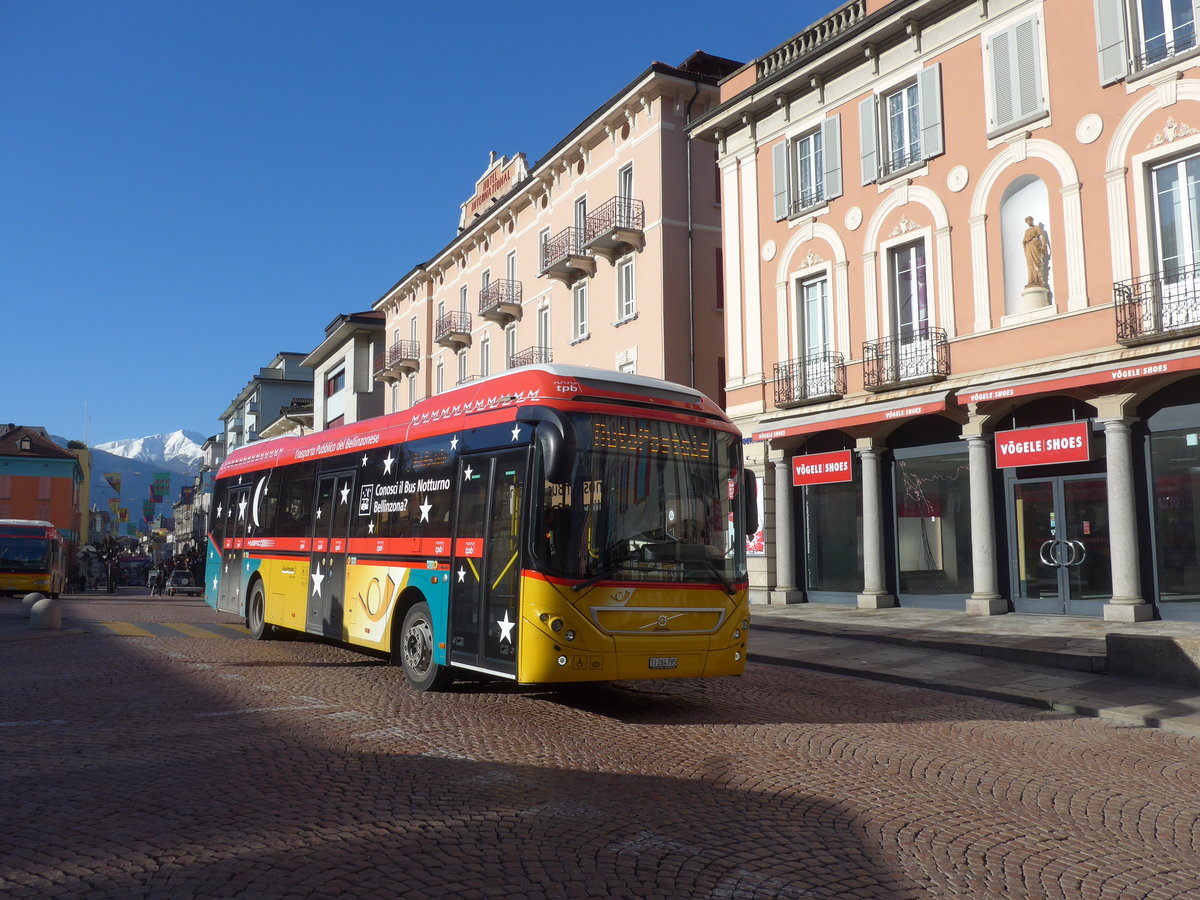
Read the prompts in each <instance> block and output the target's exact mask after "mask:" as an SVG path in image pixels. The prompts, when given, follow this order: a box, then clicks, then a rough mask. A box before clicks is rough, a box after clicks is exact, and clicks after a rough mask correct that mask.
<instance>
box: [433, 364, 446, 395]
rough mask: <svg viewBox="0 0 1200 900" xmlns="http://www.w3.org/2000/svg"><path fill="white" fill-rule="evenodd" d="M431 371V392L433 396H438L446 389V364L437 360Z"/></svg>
mask: <svg viewBox="0 0 1200 900" xmlns="http://www.w3.org/2000/svg"><path fill="white" fill-rule="evenodd" d="M433 371H434V380H433V391H434V393H435V394H440V393H441V392H442V391H444V390H445V389H446V363H445V362H444V361H442V360H440V359H439V360H438V361H437V366H435V367H434V370H433Z"/></svg>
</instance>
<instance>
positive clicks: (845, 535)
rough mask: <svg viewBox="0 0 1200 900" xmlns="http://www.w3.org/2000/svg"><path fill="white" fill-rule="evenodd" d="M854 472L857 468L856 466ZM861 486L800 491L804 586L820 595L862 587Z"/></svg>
mask: <svg viewBox="0 0 1200 900" xmlns="http://www.w3.org/2000/svg"><path fill="white" fill-rule="evenodd" d="M856 470H857V466H856ZM862 572H863V550H862V484H861V481H860V478H859V475H858V473H857V471H856V472H855V479H854V481H848V482H843V483H839V484H815V485H810V486H808V487H806V488H804V587H805V590H806V591H807V593H808V596H809V599H810V600H817V601H818V602H819V601H821V600H825V601H827V602H828V601H831V600H832V601H836V599H837V598H836V597H821V596H820V595H821V594H857V593H858V592H859V591H861V590H862V586H863V575H862Z"/></svg>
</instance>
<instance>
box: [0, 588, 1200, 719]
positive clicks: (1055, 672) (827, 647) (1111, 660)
mask: <svg viewBox="0 0 1200 900" xmlns="http://www.w3.org/2000/svg"><path fill="white" fill-rule="evenodd" d="M61 603H62V610H63V617H62V627H61V628H60V629H57V630H37V629H33V628H31V627H30V623H29V618H28V615H27V614H24V613H23V612H22V608H21V600H20V598H0V643H2V642H6V641H15V640H37V639H44V638H54V637H66V636H70V635H82V634H97V635H99V634H104V635H108V634H111V633H112V632H111V630H110V628H108V627H106V626H104V625H102V624H101V622H103V621H106V620H110V619H113V618H128V619H129V620H131V621H138V620H142V621H170V620H171V618H172V617H173V616H175V617H179V618H186V619H187V620H188V621H200V620H204V619H211V620H212V621H213V622H216V621H218V620H222V621H225V620H229V619H230V617H229V616H227V615H223V614H220V613H216V612H214V611H213V610H211V609H209V608H208V607H207V606H205V605H204V602H203V600H198V599H189V600H184V599H183V598H177V599H175V600H173V601H172V600H169V599H168V600H166V601H165V602H164V599H163V598H158V597H153V598H152V597H149V596H143V595H142V594H141V592H136V594H135V592H133V591H132V590H131V589H128V588H126V589H122V591H121V592H120V593H119V594H118V595H117V596H115V597H114V596H112V595H92V594H74V595H64V597H63V598H62V599H61ZM101 606H102V607H103V613H102V614H101V615H97V614H96V612H97V611H99V608H100V607H101ZM184 607H186V609H185V608H184ZM193 607H194V608H193ZM181 613H182V614H184V615H183V616H179V615H178V614H181ZM751 621H752V625H751V638H750V661H751V662H757V663H766V664H770V665H781V666H789V667H794V668H801V669H812V670H817V671H824V672H831V673H835V674H842V675H850V676H854V677H858V678H863V679H869V680H876V681H887V682H892V683H895V684H905V685H911V686H920V687H928V688H934V689H939V690H944V691H950V692H953V693H957V694H962V695H967V696H975V697H984V698H989V699H994V700H1001V701H1006V702H1011V703H1018V704H1022V705H1025V706H1032V707H1035V708H1040V709H1047V710H1054V711H1057V712H1065V713H1075V714H1078V715H1085V716H1095V717H1099V718H1103V719H1107V720H1110V721H1115V722H1119V723H1123V724H1129V725H1135V726H1147V727H1156V728H1163V729H1166V730H1168V731H1172V732H1178V733H1183V734H1190V735H1197V736H1200V662H1198V659H1200V623H1189V622H1164V621H1155V622H1142V623H1138V624H1136V625H1128V624H1121V623H1109V622H1104V621H1102V620H1098V619H1084V618H1072V617H1052V616H1029V615H1020V614H1008V615H1004V616H992V617H978V616H967V615H964V614H962V613H954V612H944V611H938V610H922V609H905V608H895V609H881V610H860V609H856V608H853V607H845V606H835V605H830V604H807V603H805V604H789V605H757V604H756V605H754V606H753V607H751ZM52 643H53V642H52ZM47 649H49V647H48V648H47ZM0 653H3V650H0Z"/></svg>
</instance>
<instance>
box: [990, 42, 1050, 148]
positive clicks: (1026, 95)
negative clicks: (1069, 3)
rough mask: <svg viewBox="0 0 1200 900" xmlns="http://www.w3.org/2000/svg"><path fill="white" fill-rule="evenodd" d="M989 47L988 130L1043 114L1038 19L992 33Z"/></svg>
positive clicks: (1043, 102) (1002, 127)
mask: <svg viewBox="0 0 1200 900" xmlns="http://www.w3.org/2000/svg"><path fill="white" fill-rule="evenodd" d="M986 48H987V54H988V57H989V60H990V70H989V74H990V75H991V84H992V98H991V99H992V105H991V110H990V115H989V117H988V133H989V134H990V133H994V132H997V131H999V130H1001V129H1005V128H1009V127H1011V126H1014V125H1017V124H1018V123H1021V122H1025V121H1026V120H1028V119H1031V118H1036V117H1037V116H1040V115H1042V114H1043V113H1044V112H1045V111H1046V101H1045V97H1044V96H1043V94H1042V62H1041V56H1042V53H1041V40H1040V37H1039V35H1038V20H1037V19H1036V18H1034V19H1026V20H1025V21H1024V22H1020V23H1018V24H1016V25H1014V26H1012V27H1011V28H1006V29H1005V30H1004V31H1001V32H999V33H998V34H994V35H992V37H991V39H990V40H989V41H988V42H987V44H986Z"/></svg>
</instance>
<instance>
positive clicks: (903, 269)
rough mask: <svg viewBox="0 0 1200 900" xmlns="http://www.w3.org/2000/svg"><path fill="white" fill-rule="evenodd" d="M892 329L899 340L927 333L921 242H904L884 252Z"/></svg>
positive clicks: (923, 254)
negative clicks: (886, 257) (889, 287)
mask: <svg viewBox="0 0 1200 900" xmlns="http://www.w3.org/2000/svg"><path fill="white" fill-rule="evenodd" d="M888 264H889V269H890V272H889V274H890V281H891V289H892V302H893V304H894V306H893V313H894V315H895V325H896V331H897V333H898V334H899V336H900V340H901V341H902V342H903V343H909V342H911V341H913V340H915V339H918V338H928V336H929V290H928V284H927V281H926V277H925V242H924V241H917V242H916V243H912V244H906V245H905V246H903V247H897V248H895V249H894V250H891V251H890V252H889V253H888Z"/></svg>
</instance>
